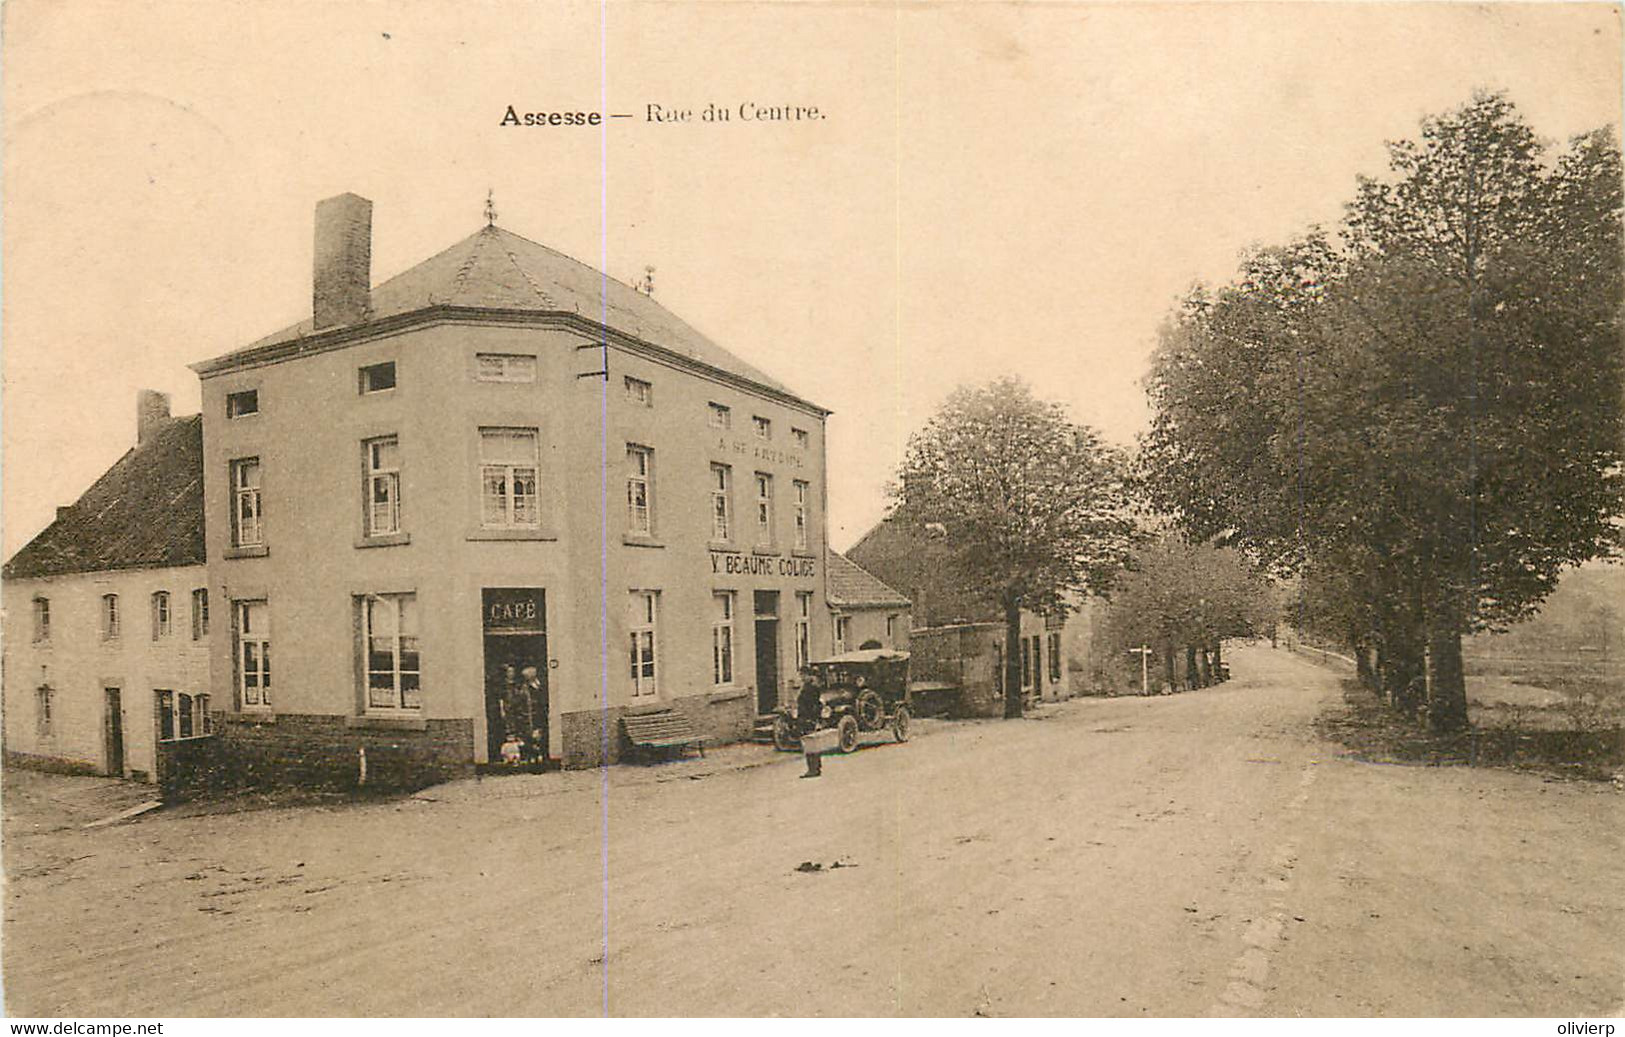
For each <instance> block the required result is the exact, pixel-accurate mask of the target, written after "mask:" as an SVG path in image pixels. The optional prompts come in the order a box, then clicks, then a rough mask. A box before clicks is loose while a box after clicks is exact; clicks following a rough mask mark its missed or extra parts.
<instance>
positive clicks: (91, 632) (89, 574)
mask: <svg viewBox="0 0 1625 1037" xmlns="http://www.w3.org/2000/svg"><path fill="white" fill-rule="evenodd" d="M136 410H137V442H136V446H135V447H134V449H132V450H130V451H129V452H127V453H126V454H125V455H124V456H123V457H121V458H120V459H119V460H118V462H117V463H116V464H114V465H113V467H111V468H110V469H108V470H107V472H106V474H104V475H103V476H102V477H101V478H100V479H97V480H96V482H95V483H94V484H93V485H92V486H91V487H90V488H89V489H88V490H86V491H85V493H84V494H83V495H82V496H81V497H80V498H79V499H78V500H77V501H75V502H74V503H73V504H72V505H70V506H67V507H62V508H58V509H57V517H56V520H55V521H54V522H52V523H51V524H50V525H49V526H47V527H46V528H45V530H44V531H42V532H41V533H40V534H39V535H38V536H36V537H35V538H34V539H33V540H31V541H29V542H28V544H27V545H25V546H24V547H23V548H22V549H21V550H20V551H18V552H17V553H16V554H15V555H14V556H13V557H12V558H11V560H10V561H8V562H7V563H6V565H5V568H4V574H3V575H4V590H3V601H4V610H5V616H6V620H7V623H6V627H7V636H6V638H5V656H4V660H5V661H4V670H5V684H4V688H5V726H4V733H5V755H6V762H7V763H8V764H23V765H29V766H38V767H44V768H49V769H56V770H65V771H73V772H80V773H92V774H106V775H111V776H115V777H129V778H133V779H136V780H138V781H154V782H156V781H159V780H161V778H162V777H163V773H164V771H165V768H166V766H167V765H168V763H169V762H170V761H171V760H172V759H173V758H174V756H175V754H177V753H182V752H185V751H186V748H187V745H188V743H192V742H195V741H201V740H204V739H207V738H208V737H209V736H210V730H211V725H212V719H211V714H212V712H213V711H214V710H216V709H218V708H219V707H218V705H217V704H216V700H215V699H214V698H213V697H211V696H212V694H213V689H212V688H211V686H210V683H209V643H210V638H211V637H213V636H214V634H215V633H216V632H217V626H218V623H217V622H216V621H215V619H214V617H213V616H212V615H211V602H210V599H209V584H208V579H207V572H206V569H205V567H204V533H203V518H204V516H203V422H202V419H201V418H200V417H199V416H198V415H192V416H190V417H184V418H172V417H170V415H169V398H168V397H166V396H164V395H163V394H161V393H155V392H143V393H141V395H140V398H139V400H138V402H137V408H136Z"/></svg>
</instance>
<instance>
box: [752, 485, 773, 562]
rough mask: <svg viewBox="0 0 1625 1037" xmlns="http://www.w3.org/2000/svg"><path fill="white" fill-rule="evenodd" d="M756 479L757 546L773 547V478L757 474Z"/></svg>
mask: <svg viewBox="0 0 1625 1037" xmlns="http://www.w3.org/2000/svg"><path fill="white" fill-rule="evenodd" d="M755 479H756V546H757V547H763V548H771V547H772V546H773V476H772V474H771V473H769V472H757V473H756V475H755Z"/></svg>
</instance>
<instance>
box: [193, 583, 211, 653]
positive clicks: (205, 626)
mask: <svg viewBox="0 0 1625 1037" xmlns="http://www.w3.org/2000/svg"><path fill="white" fill-rule="evenodd" d="M208 636H209V588H207V587H198V588H197V589H195V590H193V591H192V640H194V641H201V640H203V639H204V638H206V637H208Z"/></svg>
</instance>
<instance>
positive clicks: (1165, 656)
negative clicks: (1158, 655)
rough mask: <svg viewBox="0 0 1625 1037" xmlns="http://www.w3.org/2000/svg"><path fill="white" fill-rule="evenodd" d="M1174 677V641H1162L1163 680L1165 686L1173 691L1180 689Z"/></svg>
mask: <svg viewBox="0 0 1625 1037" xmlns="http://www.w3.org/2000/svg"><path fill="white" fill-rule="evenodd" d="M1174 679H1175V672H1174V643H1173V642H1172V641H1164V642H1163V643H1162V681H1163V686H1164V687H1165V688H1167V689H1168V690H1169V691H1171V692H1172V691H1178V690H1179V685H1177V684H1175V683H1174Z"/></svg>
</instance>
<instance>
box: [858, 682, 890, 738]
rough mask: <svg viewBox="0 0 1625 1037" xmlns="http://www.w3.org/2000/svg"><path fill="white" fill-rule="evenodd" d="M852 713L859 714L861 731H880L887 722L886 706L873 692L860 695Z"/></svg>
mask: <svg viewBox="0 0 1625 1037" xmlns="http://www.w3.org/2000/svg"><path fill="white" fill-rule="evenodd" d="M852 712H853V713H855V714H857V717H858V729H859V730H860V731H878V730H880V726H881V725H882V724H884V723H885V721H886V704H885V703H884V702H882V701H880V696H879V695H877V694H876V693H875V692H873V691H865V692H863V693H861V694H860V695H858V700H857V701H856V702H854V703H853V704H852Z"/></svg>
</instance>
